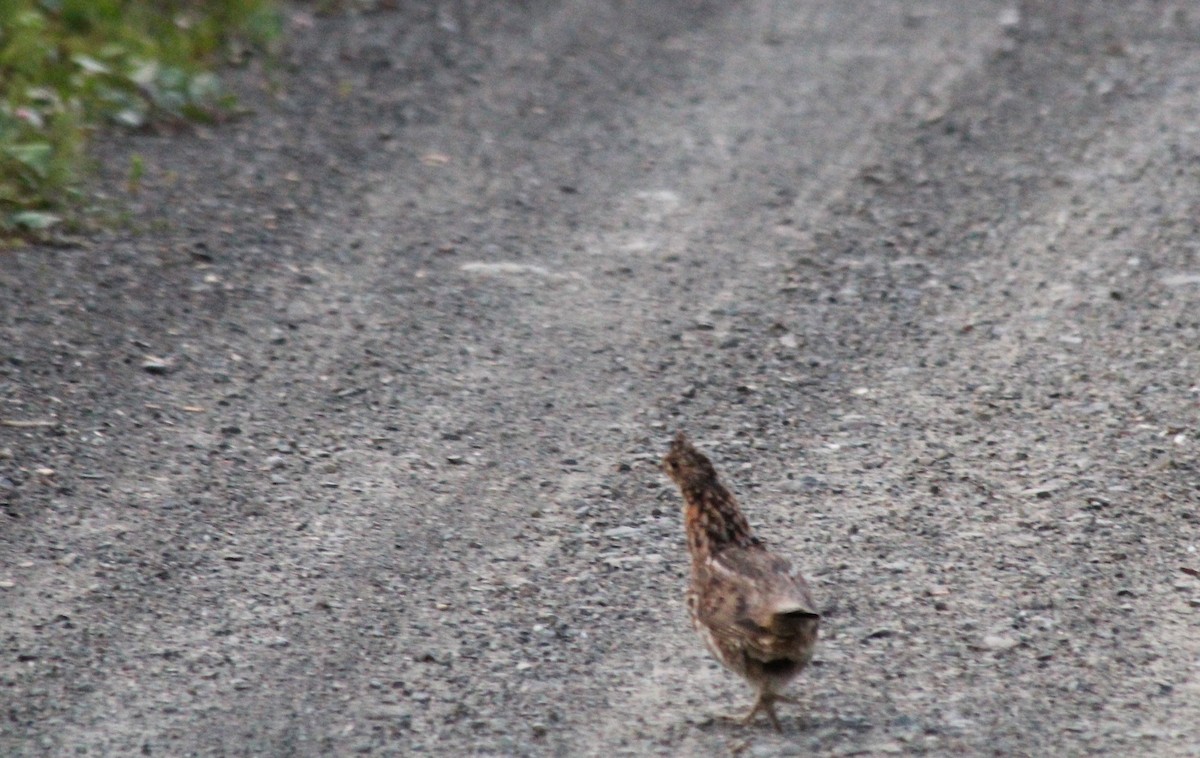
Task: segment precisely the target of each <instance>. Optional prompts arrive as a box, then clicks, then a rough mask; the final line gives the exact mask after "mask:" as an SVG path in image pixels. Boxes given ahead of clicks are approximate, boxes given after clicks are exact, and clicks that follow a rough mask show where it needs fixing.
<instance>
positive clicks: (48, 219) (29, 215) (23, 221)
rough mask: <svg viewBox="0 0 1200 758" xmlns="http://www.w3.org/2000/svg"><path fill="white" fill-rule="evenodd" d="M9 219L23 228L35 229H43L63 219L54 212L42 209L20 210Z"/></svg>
mask: <svg viewBox="0 0 1200 758" xmlns="http://www.w3.org/2000/svg"><path fill="white" fill-rule="evenodd" d="M8 220H9V221H10V222H11V223H12V225H13V226H16V227H20V228H21V229H30V230H33V231H41V230H42V229H49V228H50V227H52V226H54V225H55V224H57V223H58V222H59V221H62V219H61V218H59V217H58V216H55V215H54V214H53V213H43V212H42V211H18V212H17V213H14V214H12V215H11V216H9V217H8Z"/></svg>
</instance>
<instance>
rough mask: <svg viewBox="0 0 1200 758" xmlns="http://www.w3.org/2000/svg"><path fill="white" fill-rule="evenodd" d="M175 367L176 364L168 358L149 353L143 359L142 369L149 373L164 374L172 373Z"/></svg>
mask: <svg viewBox="0 0 1200 758" xmlns="http://www.w3.org/2000/svg"><path fill="white" fill-rule="evenodd" d="M174 368H175V366H174V364H173V363H171V361H169V360H167V359H166V358H159V357H157V356H153V355H147V356H146V357H145V358H143V359H142V371H145V372H146V373H147V374H154V375H156V376H163V375H166V374H169V373H171V371H173V370H174Z"/></svg>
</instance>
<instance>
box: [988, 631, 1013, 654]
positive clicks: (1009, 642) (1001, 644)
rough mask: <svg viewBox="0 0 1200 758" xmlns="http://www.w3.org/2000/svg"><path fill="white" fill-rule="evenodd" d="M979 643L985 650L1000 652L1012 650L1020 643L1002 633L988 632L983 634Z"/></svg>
mask: <svg viewBox="0 0 1200 758" xmlns="http://www.w3.org/2000/svg"><path fill="white" fill-rule="evenodd" d="M980 644H981V645H982V646H983V648H984V649H985V650H992V651H994V652H997V653H1002V652H1004V651H1006V650H1012V649H1013V648H1014V647H1016V646H1017V645H1020V644H1021V642H1020V641H1019V640H1016V639H1013V638H1012V637H1008V636H1006V635H1003V634H988V635H985V636H984V638H983V640H981V642H980Z"/></svg>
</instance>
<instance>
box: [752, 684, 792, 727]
mask: <svg viewBox="0 0 1200 758" xmlns="http://www.w3.org/2000/svg"><path fill="white" fill-rule="evenodd" d="M781 699H782V698H780V697H779V696H778V695H776V694H775V693H773V692H770V691H768V690H765V689H764V690H759V692H758V699H757V700H755V701H754V707H752V708H751V709H750V712H749V713H747V714H746V717H745V718H743V719H742V725H743V726H746V725H748V724H749V723H750V722H752V721H754V717H755V716H757V715H758V712H759V711H762V712H763V713H765V714H767V718H768V719H770V720H771V726H773V727H775V731H777V732H782V731H783V728H782V727H780V726H779V717H778V716H776V715H775V701H776V700H781Z"/></svg>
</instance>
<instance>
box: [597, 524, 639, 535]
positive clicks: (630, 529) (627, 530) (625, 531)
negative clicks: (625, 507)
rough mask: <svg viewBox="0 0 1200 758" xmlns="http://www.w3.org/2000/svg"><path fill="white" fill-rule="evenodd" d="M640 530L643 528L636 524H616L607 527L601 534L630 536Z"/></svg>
mask: <svg viewBox="0 0 1200 758" xmlns="http://www.w3.org/2000/svg"><path fill="white" fill-rule="evenodd" d="M639 531H641V530H639V529H638V528H637V527H635V526H614V527H613V528H611V529H605V530H604V531H603V532H601V534H603V535H604V536H605V537H629V536H631V535H634V534H637V533H638V532H639Z"/></svg>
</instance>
